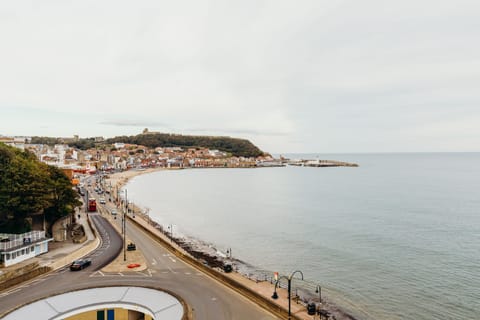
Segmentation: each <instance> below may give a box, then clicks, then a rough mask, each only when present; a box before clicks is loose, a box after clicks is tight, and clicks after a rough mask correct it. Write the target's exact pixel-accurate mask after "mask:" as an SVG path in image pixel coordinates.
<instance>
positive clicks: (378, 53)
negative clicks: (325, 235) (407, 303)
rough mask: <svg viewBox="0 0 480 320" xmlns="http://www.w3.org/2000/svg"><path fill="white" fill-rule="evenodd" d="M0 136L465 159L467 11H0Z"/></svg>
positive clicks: (297, 5)
mask: <svg viewBox="0 0 480 320" xmlns="http://www.w3.org/2000/svg"><path fill="white" fill-rule="evenodd" d="M0 41H1V45H0V135H1V134H3V135H42V136H73V135H74V134H78V135H80V136H81V137H91V136H104V137H112V136H115V135H131V134H137V133H140V132H141V131H142V130H143V128H149V129H150V130H151V131H161V132H169V133H181V134H194V135H228V136H233V137H242V138H247V139H249V140H251V141H252V142H253V143H255V144H256V145H258V146H259V147H260V148H261V149H262V150H265V151H268V152H272V153H284V152H320V153H328V152H344V153H348V152H405V151H406V152H416V151H480V1H478V0H471V1H469V0H451V1H446V0H443V1H442V0H423V1H422V0H415V1H413V0H402V1H386V0H377V1H375V0H363V1H358V0H345V1H341V0H339V1H335V0H315V1H304V0H302V1H280V0H272V1H259V0H255V1H247V0H242V1H220V0H219V1H201V0H195V1H159V0H155V1H118V0H115V1H98V0H95V1H85V0H83V1H74V2H72V1H64V0H62V1H18V0H15V1H2V3H1V4H0Z"/></svg>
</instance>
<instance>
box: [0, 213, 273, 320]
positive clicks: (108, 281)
mask: <svg viewBox="0 0 480 320" xmlns="http://www.w3.org/2000/svg"><path fill="white" fill-rule="evenodd" d="M91 217H92V221H93V222H94V223H95V225H96V227H97V229H98V231H99V234H100V237H101V239H102V245H101V246H100V247H99V248H98V249H97V250H95V251H93V252H92V253H91V254H90V255H88V256H87V257H90V258H91V259H92V266H91V267H89V268H87V269H84V270H82V271H77V272H71V271H69V270H68V266H67V267H64V268H62V269H59V270H57V271H55V272H52V273H49V274H47V275H44V276H41V277H39V278H36V279H34V280H32V281H30V282H28V283H27V284H22V285H20V286H17V287H14V288H11V289H9V290H8V291H6V292H3V293H0V299H1V303H0V315H1V314H4V313H5V312H6V311H8V310H11V309H13V308H15V307H17V306H19V305H23V304H26V303H28V302H31V301H34V300H37V299H41V298H44V297H48V296H50V295H54V294H59V293H62V292H67V291H72V290H78V289H83V288H91V287H96V286H114V285H135V286H146V287H151V288H158V289H163V290H166V291H169V292H172V293H174V294H175V295H177V296H179V297H181V298H183V299H184V301H185V302H186V303H187V304H188V305H189V306H190V307H191V308H192V310H193V318H194V319H198V320H213V319H256V320H273V319H278V318H277V317H275V316H274V315H272V314H271V313H269V312H267V311H265V310H264V309H262V308H260V307H259V306H257V305H255V304H254V303H252V302H250V301H249V300H247V299H246V298H244V297H243V296H241V295H239V294H237V293H236V292H234V291H233V290H231V289H229V288H228V287H226V286H224V285H222V284H220V283H219V282H217V281H215V280H213V279H211V278H210V277H208V276H206V275H205V274H203V273H201V272H199V271H198V270H197V269H195V268H193V267H191V266H190V265H188V264H185V263H184V262H182V261H181V260H179V259H177V258H176V257H175V256H173V255H171V254H170V253H169V252H168V251H167V250H166V249H164V248H163V247H162V246H161V245H160V244H159V243H158V242H157V241H155V240H154V239H152V238H151V237H150V236H149V235H147V234H146V233H144V232H143V231H142V230H141V229H140V228H138V227H136V226H135V225H134V224H132V223H130V222H127V236H128V238H130V239H132V240H133V241H134V242H135V243H136V245H137V248H138V249H140V250H142V253H143V254H144V256H145V258H146V260H147V266H148V268H147V269H146V270H143V271H137V272H136V271H131V272H125V273H114V274H112V273H104V272H101V271H99V269H100V268H101V267H102V266H104V265H105V264H107V263H108V262H110V261H111V260H112V259H113V258H115V257H116V256H117V255H118V253H119V252H121V249H122V239H121V237H120V236H119V234H118V233H117V232H116V231H115V229H114V228H113V227H112V226H111V225H110V223H109V222H108V221H107V220H106V219H105V218H103V217H102V216H100V215H99V214H91ZM117 221H118V223H120V221H121V219H117Z"/></svg>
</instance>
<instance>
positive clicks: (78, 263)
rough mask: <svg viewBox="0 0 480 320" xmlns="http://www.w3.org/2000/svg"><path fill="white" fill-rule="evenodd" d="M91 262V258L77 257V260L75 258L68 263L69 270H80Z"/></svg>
mask: <svg viewBox="0 0 480 320" xmlns="http://www.w3.org/2000/svg"><path fill="white" fill-rule="evenodd" d="M91 264H92V261H91V260H88V259H79V260H75V261H73V262H72V264H71V265H70V270H71V271H78V270H82V269H84V268H86V267H88V266H89V265H91Z"/></svg>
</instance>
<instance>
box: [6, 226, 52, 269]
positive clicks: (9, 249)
mask: <svg viewBox="0 0 480 320" xmlns="http://www.w3.org/2000/svg"><path fill="white" fill-rule="evenodd" d="M52 240H53V239H52V238H46V237H45V231H31V232H27V233H21V234H9V233H0V266H2V267H9V266H11V265H14V264H16V263H19V262H22V261H25V260H27V259H30V258H33V257H36V256H38V255H41V254H42V253H46V252H48V242H50V241H52Z"/></svg>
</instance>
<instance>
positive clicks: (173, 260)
mask: <svg viewBox="0 0 480 320" xmlns="http://www.w3.org/2000/svg"><path fill="white" fill-rule="evenodd" d="M168 258H169V259H170V260H172V262H177V261H175V259H173V258H172V257H168Z"/></svg>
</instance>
